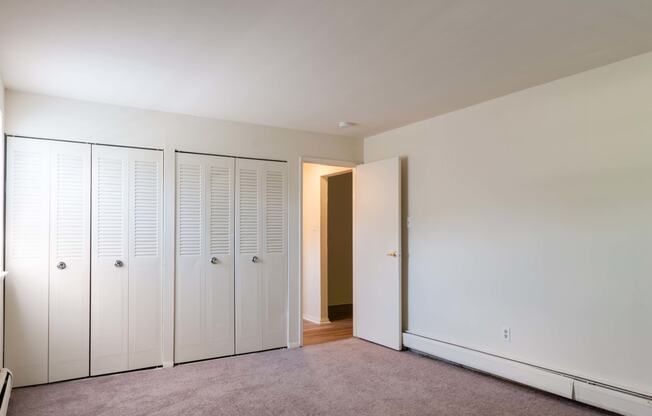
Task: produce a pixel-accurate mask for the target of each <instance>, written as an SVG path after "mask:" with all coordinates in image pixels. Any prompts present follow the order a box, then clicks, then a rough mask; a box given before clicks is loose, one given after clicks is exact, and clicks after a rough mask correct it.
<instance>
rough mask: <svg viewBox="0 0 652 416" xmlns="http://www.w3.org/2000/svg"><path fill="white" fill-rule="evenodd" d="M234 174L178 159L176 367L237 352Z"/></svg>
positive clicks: (218, 160) (214, 162)
mask: <svg viewBox="0 0 652 416" xmlns="http://www.w3.org/2000/svg"><path fill="white" fill-rule="evenodd" d="M233 170H234V160H233V159H232V158H225V157H218V156H207V155H193V154H184V153H178V154H177V233H176V234H177V261H176V308H175V361H176V362H186V361H192V360H200V359H205V358H214V357H220V356H225V355H231V354H233V353H234V307H233V296H234V264H233V257H234V256H233V194H234V189H233V187H234V178H233Z"/></svg>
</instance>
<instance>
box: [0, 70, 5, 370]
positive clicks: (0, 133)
mask: <svg viewBox="0 0 652 416" xmlns="http://www.w3.org/2000/svg"><path fill="white" fill-rule="evenodd" d="M4 121H5V84H4V82H3V81H2V76H1V75H0V195H4V194H5V178H4V172H5V169H4V163H5V162H4V160H5V135H4V132H5V123H4ZM4 217H5V204H4V203H0V218H4ZM4 225H5V224H4V220H3V221H0V237H2V238H0V271H2V270H4V269H5V257H4V252H5V239H4V235H5V230H4ZM4 290H5V285H4V283H2V282H0V368H2V367H4V354H3V353H2V352H3V350H4V345H5V343H4V334H5V328H4V322H5V316H4V313H5V308H4V298H5V293H4Z"/></svg>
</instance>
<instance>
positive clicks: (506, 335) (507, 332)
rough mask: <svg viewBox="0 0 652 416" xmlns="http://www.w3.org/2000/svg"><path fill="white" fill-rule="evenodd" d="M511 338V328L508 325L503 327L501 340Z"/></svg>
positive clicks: (508, 340) (507, 340)
mask: <svg viewBox="0 0 652 416" xmlns="http://www.w3.org/2000/svg"><path fill="white" fill-rule="evenodd" d="M511 340H512V328H510V327H508V326H504V327H503V341H505V342H510V341H511Z"/></svg>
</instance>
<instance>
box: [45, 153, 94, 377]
mask: <svg viewBox="0 0 652 416" xmlns="http://www.w3.org/2000/svg"><path fill="white" fill-rule="evenodd" d="M49 144H50V172H51V174H50V189H51V191H50V262H49V263H50V264H49V266H50V290H49V292H50V302H49V311H50V313H49V360H48V361H49V377H48V381H49V382H54V381H60V380H67V379H72V378H79V377H86V376H88V375H89V367H88V361H89V352H88V349H89V348H88V347H89V342H90V339H89V321H90V214H91V207H90V205H91V202H90V187H91V186H90V185H91V147H90V145H88V144H83V143H65V142H54V141H53V142H50V143H49Z"/></svg>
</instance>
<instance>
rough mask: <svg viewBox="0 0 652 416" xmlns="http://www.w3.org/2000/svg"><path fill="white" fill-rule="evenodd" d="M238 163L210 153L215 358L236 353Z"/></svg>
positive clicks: (209, 306)
mask: <svg viewBox="0 0 652 416" xmlns="http://www.w3.org/2000/svg"><path fill="white" fill-rule="evenodd" d="M234 165H235V160H234V159H233V158H222V157H217V156H206V164H205V166H206V197H207V198H206V200H207V201H206V202H207V203H206V204H205V205H204V208H205V213H206V214H205V217H206V219H207V223H208V224H207V225H208V227H207V228H206V240H205V245H206V247H207V249H208V256H207V257H208V258H204V259H203V261H204V264H205V265H206V274H205V276H206V282H205V288H206V290H205V296H206V300H205V305H206V311H205V314H206V318H207V319H206V322H207V326H206V345H207V351H206V352H207V355H208V356H211V357H219V356H224V355H231V354H233V353H234V337H235V333H234V325H235V322H234V319H235V317H234V313H235V311H234V299H233V298H234V285H235V282H234V275H235V269H234V254H233V253H234V247H233V245H234V244H233V243H234V235H233V229H234V226H233V225H234V215H233V210H234V205H233V202H234V194H235V192H234V177H233V171H234ZM209 258H210V259H209ZM212 259H214V261H213V262H211V261H210V260H212Z"/></svg>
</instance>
